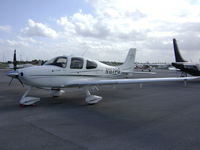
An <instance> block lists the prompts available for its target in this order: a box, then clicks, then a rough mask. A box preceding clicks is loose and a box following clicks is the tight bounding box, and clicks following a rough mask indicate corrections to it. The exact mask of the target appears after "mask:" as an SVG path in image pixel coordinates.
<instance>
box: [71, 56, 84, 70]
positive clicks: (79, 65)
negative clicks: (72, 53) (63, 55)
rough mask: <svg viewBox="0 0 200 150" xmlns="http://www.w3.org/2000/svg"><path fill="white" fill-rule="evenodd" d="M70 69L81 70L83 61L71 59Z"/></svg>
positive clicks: (75, 58) (77, 58) (76, 58)
mask: <svg viewBox="0 0 200 150" xmlns="http://www.w3.org/2000/svg"><path fill="white" fill-rule="evenodd" d="M70 68H71V69H82V68H83V59H82V58H79V57H73V58H72V59H71V65H70Z"/></svg>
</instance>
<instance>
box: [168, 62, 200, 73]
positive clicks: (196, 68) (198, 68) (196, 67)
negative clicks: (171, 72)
mask: <svg viewBox="0 0 200 150" xmlns="http://www.w3.org/2000/svg"><path fill="white" fill-rule="evenodd" d="M172 66H174V67H176V68H178V69H180V70H181V71H183V72H186V73H188V74H190V75H193V76H200V64H195V63H189V62H173V63H172Z"/></svg>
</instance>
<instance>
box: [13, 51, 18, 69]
mask: <svg viewBox="0 0 200 150" xmlns="http://www.w3.org/2000/svg"><path fill="white" fill-rule="evenodd" d="M13 69H14V70H17V58H16V49H15V50H14V56H13Z"/></svg>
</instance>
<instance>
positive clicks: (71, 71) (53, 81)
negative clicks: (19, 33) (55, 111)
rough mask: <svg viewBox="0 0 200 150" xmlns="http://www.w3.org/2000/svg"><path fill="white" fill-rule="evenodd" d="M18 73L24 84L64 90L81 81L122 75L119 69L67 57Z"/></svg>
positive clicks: (83, 59) (88, 60)
mask: <svg viewBox="0 0 200 150" xmlns="http://www.w3.org/2000/svg"><path fill="white" fill-rule="evenodd" d="M17 72H18V73H19V78H20V79H21V80H22V82H23V83H24V84H27V85H31V86H35V87H41V88H45V87H50V88H62V87H65V86H66V85H70V83H74V82H78V81H79V80H81V81H83V80H98V79H100V78H101V79H102V78H105V79H106V78H115V77H118V76H119V75H120V74H121V72H120V69H119V68H118V67H114V66H108V65H106V64H103V63H101V62H99V61H95V60H90V59H87V58H83V57H67V56H59V57H56V58H53V59H51V60H49V61H48V62H46V63H45V64H44V65H43V66H34V67H28V68H23V69H18V70H17Z"/></svg>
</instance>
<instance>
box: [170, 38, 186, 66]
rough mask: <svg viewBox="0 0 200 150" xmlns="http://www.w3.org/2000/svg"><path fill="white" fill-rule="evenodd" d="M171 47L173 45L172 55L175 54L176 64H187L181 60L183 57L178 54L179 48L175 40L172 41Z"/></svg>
mask: <svg viewBox="0 0 200 150" xmlns="http://www.w3.org/2000/svg"><path fill="white" fill-rule="evenodd" d="M173 45H174V54H175V59H176V62H187V61H186V60H184V59H183V57H182V56H181V54H180V52H179V48H178V45H177V42H176V39H173Z"/></svg>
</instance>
